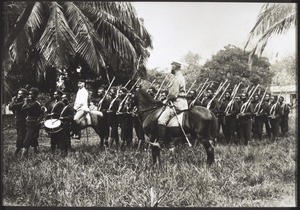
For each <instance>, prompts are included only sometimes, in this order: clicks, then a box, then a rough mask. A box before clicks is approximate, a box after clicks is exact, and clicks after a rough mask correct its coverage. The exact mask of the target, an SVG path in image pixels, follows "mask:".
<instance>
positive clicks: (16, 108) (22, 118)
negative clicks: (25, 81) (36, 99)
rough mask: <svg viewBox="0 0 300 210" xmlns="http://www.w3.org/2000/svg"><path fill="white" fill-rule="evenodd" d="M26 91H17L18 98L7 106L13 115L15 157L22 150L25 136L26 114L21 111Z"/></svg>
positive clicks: (14, 98)
mask: <svg viewBox="0 0 300 210" xmlns="http://www.w3.org/2000/svg"><path fill="white" fill-rule="evenodd" d="M27 93H28V91H27V90H26V89H21V90H19V91H18V96H17V97H13V99H12V101H11V103H10V104H9V105H8V107H9V109H10V110H11V111H12V112H13V113H14V115H15V122H16V130H17V141H16V150H15V156H16V155H17V154H18V153H19V152H20V151H21V149H22V148H23V142H24V139H25V135H26V123H25V122H26V112H24V111H23V110H22V106H23V105H24V99H25V97H26V95H27Z"/></svg>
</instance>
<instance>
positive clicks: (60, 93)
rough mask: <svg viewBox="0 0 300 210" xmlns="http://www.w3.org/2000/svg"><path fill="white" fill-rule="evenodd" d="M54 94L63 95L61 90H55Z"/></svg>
mask: <svg viewBox="0 0 300 210" xmlns="http://www.w3.org/2000/svg"><path fill="white" fill-rule="evenodd" d="M55 92H56V94H57V95H60V96H62V95H63V92H62V91H61V90H56V91H55Z"/></svg>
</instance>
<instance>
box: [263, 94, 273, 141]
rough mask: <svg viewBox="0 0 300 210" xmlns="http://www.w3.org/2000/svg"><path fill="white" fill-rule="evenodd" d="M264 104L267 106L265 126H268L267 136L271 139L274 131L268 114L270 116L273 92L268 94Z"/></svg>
mask: <svg viewBox="0 0 300 210" xmlns="http://www.w3.org/2000/svg"><path fill="white" fill-rule="evenodd" d="M264 105H265V107H266V111H265V121H264V124H265V128H266V132H267V136H268V138H269V139H270V138H271V134H272V131H271V125H270V119H269V117H268V116H269V112H270V109H271V94H269V93H267V94H266V96H265V100H264Z"/></svg>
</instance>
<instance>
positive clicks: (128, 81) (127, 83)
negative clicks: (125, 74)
mask: <svg viewBox="0 0 300 210" xmlns="http://www.w3.org/2000/svg"><path fill="white" fill-rule="evenodd" d="M130 81H131V79H129V80H128V82H127V83H126V84H125V85H124V88H126V87H127V85H128V84H129V83H130Z"/></svg>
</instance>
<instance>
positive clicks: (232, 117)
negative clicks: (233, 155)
mask: <svg viewBox="0 0 300 210" xmlns="http://www.w3.org/2000/svg"><path fill="white" fill-rule="evenodd" d="M229 96H230V95H229ZM229 101H230V100H229V98H225V100H224V101H223V102H222V104H221V106H220V118H221V125H222V131H223V134H224V136H225V138H226V141H227V143H230V142H231V141H232V138H233V137H234V134H235V130H236V123H237V119H236V115H237V114H238V112H239V106H238V104H237V102H236V101H235V100H234V102H233V104H232V106H231V108H230V109H229V108H227V107H229V106H228V105H229ZM226 109H229V110H228V112H227V113H226V112H225V111H226Z"/></svg>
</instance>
